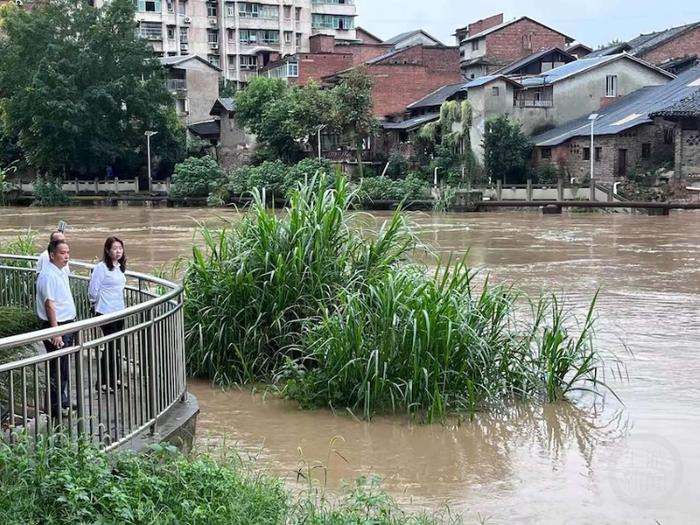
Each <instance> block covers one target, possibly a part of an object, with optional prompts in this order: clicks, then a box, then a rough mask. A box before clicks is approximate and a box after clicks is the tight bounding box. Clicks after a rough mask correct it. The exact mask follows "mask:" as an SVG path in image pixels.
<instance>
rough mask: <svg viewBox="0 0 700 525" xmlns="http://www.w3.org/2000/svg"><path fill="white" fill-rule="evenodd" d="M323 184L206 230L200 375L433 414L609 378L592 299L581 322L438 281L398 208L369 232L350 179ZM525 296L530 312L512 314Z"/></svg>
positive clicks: (195, 326)
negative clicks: (356, 215) (356, 214)
mask: <svg viewBox="0 0 700 525" xmlns="http://www.w3.org/2000/svg"><path fill="white" fill-rule="evenodd" d="M324 187H325V182H324V181H323V180H321V181H320V183H319V182H317V181H313V182H312V183H311V184H308V185H305V186H300V187H299V188H298V189H297V190H296V191H295V192H293V195H292V197H291V200H290V205H289V207H288V208H287V209H285V210H284V211H283V212H282V213H273V212H272V211H270V210H267V209H266V208H265V206H264V196H262V195H260V194H259V193H256V194H255V195H254V197H255V198H254V203H253V206H252V209H251V210H250V212H249V213H248V214H246V216H245V217H244V218H243V220H242V221H241V222H240V223H239V224H237V225H235V226H232V227H231V228H228V229H224V230H222V231H218V232H215V231H211V230H208V229H206V228H202V229H201V232H200V233H201V235H202V236H203V238H204V241H205V244H206V248H205V250H204V251H200V250H199V249H197V248H194V249H193V255H194V257H193V261H192V262H191V263H190V265H189V267H188V269H187V272H186V277H185V281H184V283H185V293H186V297H187V300H186V301H185V317H186V339H187V348H188V350H189V355H188V366H189V371H190V373H191V374H192V375H194V376H196V377H203V378H208V379H210V380H212V381H213V382H215V383H218V384H223V385H227V384H232V383H239V384H244V383H256V382H267V383H270V384H273V385H275V386H276V387H278V388H279V389H280V391H281V392H282V394H283V395H285V396H287V397H289V398H291V399H295V400H297V401H299V402H300V403H301V404H302V405H303V406H308V407H312V406H319V407H323V406H325V407H333V408H336V409H344V408H348V409H350V410H352V411H353V412H357V413H361V414H362V415H363V416H364V417H371V416H372V415H373V414H375V413H379V412H390V413H397V412H404V413H406V412H407V413H418V414H421V415H424V416H425V417H426V418H427V419H428V420H438V419H441V418H443V417H445V416H446V415H448V414H451V413H455V412H463V411H468V412H471V411H474V410H479V409H483V408H487V407H488V406H490V405H492V404H494V403H498V402H501V401H504V400H507V399H513V398H517V399H538V400H541V399H545V400H548V401H557V400H561V399H565V398H566V395H567V393H569V392H571V391H572V390H576V389H588V390H597V389H598V388H599V387H601V386H603V387H604V384H603V383H602V382H601V379H600V372H601V367H602V361H601V359H600V357H599V355H598V353H597V352H596V350H595V349H594V348H593V344H592V331H593V307H594V304H595V300H593V301H592V303H591V307H590V310H589V312H588V316H587V317H586V319H585V321H584V322H583V323H582V324H580V325H578V324H576V323H573V322H572V319H570V318H569V316H567V314H566V312H565V311H564V309H563V307H562V305H561V303H560V301H558V300H557V299H556V298H555V297H551V298H549V297H539V298H535V299H529V298H525V297H524V296H523V294H521V293H519V292H518V291H517V290H515V289H513V288H508V287H503V286H497V285H493V284H491V283H489V282H487V283H486V284H484V285H483V286H481V287H477V286H476V285H475V284H474V282H473V277H474V272H473V271H471V270H470V269H469V268H467V267H466V266H465V265H464V263H463V262H458V263H456V264H454V263H452V264H447V265H446V266H443V267H441V268H439V269H438V270H437V271H436V272H435V273H434V274H433V275H428V272H427V269H426V267H424V266H420V265H417V264H412V263H410V262H409V260H410V258H411V256H412V253H413V251H414V250H415V248H416V237H415V236H414V234H413V233H412V232H411V230H410V228H409V227H408V225H407V223H406V221H405V220H404V218H403V216H402V214H401V213H400V212H399V211H397V212H396V213H395V214H394V215H393V216H392V217H391V219H389V220H388V221H387V222H386V223H385V224H384V225H383V226H382V228H381V229H380V230H379V231H378V232H376V235H373V236H369V237H368V236H366V235H363V234H362V233H361V232H359V231H358V230H357V229H356V228H353V225H352V224H351V214H350V213H349V211H350V210H351V209H352V206H353V204H354V203H355V202H356V200H357V196H356V194H355V193H353V192H352V191H350V189H349V188H348V183H347V181H346V180H345V179H344V178H342V177H338V178H337V180H336V181H335V186H334V188H332V189H324ZM523 299H527V301H528V302H529V304H531V306H532V308H531V313H530V314H531V315H522V312H518V310H516V302H520V303H522V302H523V301H522V300H523Z"/></svg>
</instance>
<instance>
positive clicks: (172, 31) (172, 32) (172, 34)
mask: <svg viewBox="0 0 700 525" xmlns="http://www.w3.org/2000/svg"><path fill="white" fill-rule="evenodd" d="M168 40H175V26H168Z"/></svg>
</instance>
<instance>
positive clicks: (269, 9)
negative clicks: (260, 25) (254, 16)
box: [259, 5, 280, 20]
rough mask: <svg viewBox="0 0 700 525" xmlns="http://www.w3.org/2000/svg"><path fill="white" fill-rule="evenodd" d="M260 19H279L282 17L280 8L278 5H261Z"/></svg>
mask: <svg viewBox="0 0 700 525" xmlns="http://www.w3.org/2000/svg"><path fill="white" fill-rule="evenodd" d="M259 16H260V18H270V19H275V20H276V19H278V18H279V17H280V8H279V6H276V5H261V6H260V15H259Z"/></svg>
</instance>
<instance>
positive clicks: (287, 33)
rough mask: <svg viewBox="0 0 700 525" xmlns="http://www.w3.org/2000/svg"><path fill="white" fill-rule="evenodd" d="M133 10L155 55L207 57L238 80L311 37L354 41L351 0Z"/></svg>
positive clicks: (271, 0) (177, 2)
mask: <svg viewBox="0 0 700 525" xmlns="http://www.w3.org/2000/svg"><path fill="white" fill-rule="evenodd" d="M108 1H109V0H97V1H96V2H95V4H96V6H97V7H100V6H101V5H102V4H104V3H105V2H108ZM136 9H137V13H136V20H137V23H138V28H139V29H138V30H139V33H140V34H141V36H143V37H144V38H146V39H147V40H149V41H151V43H152V44H153V50H154V52H155V53H156V55H157V56H160V57H167V56H180V55H199V56H201V57H206V59H207V60H208V61H209V62H210V63H212V64H213V65H215V66H217V67H220V68H221V69H222V70H223V76H224V78H225V79H227V80H231V81H235V82H238V83H246V82H248V81H249V80H250V78H251V77H253V76H255V75H256V71H257V69H258V68H259V67H262V66H264V65H266V64H267V63H268V62H269V61H270V60H271V58H274V57H278V56H280V55H287V54H294V53H297V52H300V51H308V50H309V37H310V36H312V35H315V34H329V35H333V36H335V37H336V38H338V39H339V40H347V41H354V40H355V39H356V33H355V17H356V16H357V9H356V6H355V2H354V0H261V1H258V2H240V1H228V0H206V1H204V0H137V2H136Z"/></svg>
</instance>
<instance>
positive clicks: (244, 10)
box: [238, 2, 258, 18]
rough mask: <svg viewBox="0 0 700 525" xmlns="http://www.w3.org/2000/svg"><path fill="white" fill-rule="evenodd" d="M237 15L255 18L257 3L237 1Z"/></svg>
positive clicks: (256, 15)
mask: <svg viewBox="0 0 700 525" xmlns="http://www.w3.org/2000/svg"><path fill="white" fill-rule="evenodd" d="M238 16H240V17H242V18H245V17H250V18H257V17H258V4H251V3H249V2H238Z"/></svg>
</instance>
